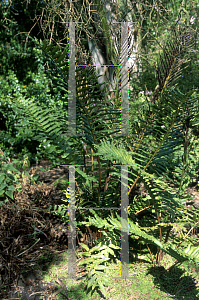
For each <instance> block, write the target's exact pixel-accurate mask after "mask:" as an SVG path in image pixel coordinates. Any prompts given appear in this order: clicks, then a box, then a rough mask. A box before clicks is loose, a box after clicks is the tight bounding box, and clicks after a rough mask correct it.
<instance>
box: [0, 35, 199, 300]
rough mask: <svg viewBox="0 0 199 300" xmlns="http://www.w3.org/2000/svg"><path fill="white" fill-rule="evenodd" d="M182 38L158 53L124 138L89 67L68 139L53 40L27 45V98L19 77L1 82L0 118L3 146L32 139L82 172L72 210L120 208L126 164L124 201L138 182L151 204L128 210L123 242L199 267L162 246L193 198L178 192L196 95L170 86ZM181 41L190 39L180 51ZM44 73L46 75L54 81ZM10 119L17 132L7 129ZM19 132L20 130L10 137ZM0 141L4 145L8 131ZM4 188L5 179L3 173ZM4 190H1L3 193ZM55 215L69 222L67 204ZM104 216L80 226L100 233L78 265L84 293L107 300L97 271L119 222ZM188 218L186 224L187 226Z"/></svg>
mask: <svg viewBox="0 0 199 300" xmlns="http://www.w3.org/2000/svg"><path fill="white" fill-rule="evenodd" d="M190 35H191V33H190ZM188 36H189V32H187V31H183V30H182V31H177V34H176V35H175V34H174V37H173V36H172V37H173V41H172V43H170V42H168V44H167V45H166V46H165V47H163V48H164V49H163V54H162V56H161V57H160V59H159V60H157V64H158V67H157V74H158V84H159V86H158V88H156V84H155V81H154V78H153V79H152V82H151V86H150V88H153V89H154V93H153V95H152V97H149V96H147V97H148V98H146V97H144V95H143V96H139V97H138V100H137V102H136V103H135V104H132V103H131V106H130V120H133V119H134V115H135V112H136V113H137V111H136V109H137V107H138V106H141V107H140V110H141V114H140V115H139V116H136V117H135V121H132V123H131V137H130V138H129V137H120V136H119V135H118V136H116V135H114V134H116V133H119V132H120V118H119V116H120V111H119V110H118V109H117V107H116V105H115V104H110V102H109V101H105V100H104V99H103V97H104V96H106V94H105V88H104V90H103V91H100V89H99V86H98V85H97V84H96V83H97V78H96V76H95V74H94V72H93V71H91V72H89V71H88V69H86V68H81V69H79V74H78V75H77V76H76V81H77V85H76V88H77V97H76V120H77V128H76V131H77V134H78V138H77V136H75V135H74V136H67V133H68V131H67V126H68V114H67V110H66V107H67V105H68V60H67V57H68V48H67V47H66V48H65V49H63V50H62V49H60V48H59V47H58V46H55V45H54V44H53V42H51V44H49V43H48V42H47V41H45V40H44V41H41V42H40V43H39V42H38V41H37V39H34V41H33V40H32V39H31V40H32V43H33V44H34V48H33V52H34V55H35V57H37V58H38V59H37V65H38V72H36V71H35V72H33V71H31V72H30V73H28V74H26V75H27V76H26V78H25V79H24V80H26V84H25V83H24V82H25V81H24V82H23V84H24V86H23V88H25V90H23V89H22V90H21V88H22V86H21V84H22V83H21V82H18V81H19V79H18V77H17V74H16V72H14V71H13V70H11V71H10V72H8V79H5V74H4V77H3V76H2V81H1V85H2V87H4V90H3V92H2V94H1V95H0V97H1V98H0V99H1V101H2V103H3V106H2V107H3V109H2V111H1V112H2V115H3V118H4V119H7V123H6V127H7V128H6V129H7V131H8V127H9V128H11V129H12V130H10V131H8V133H9V135H8V141H7V142H8V143H11V142H12V145H13V146H15V143H16V141H15V140H12V138H13V136H14V135H16V136H17V137H18V139H19V141H20V143H21V142H22V138H25V139H26V140H28V138H29V137H30V136H31V141H32V139H33V138H34V140H35V141H37V142H38V143H39V144H38V145H37V146H36V149H41V150H40V153H41V154H42V155H45V154H46V153H49V154H50V155H51V153H60V154H61V155H62V156H63V157H64V160H65V163H67V164H73V165H74V164H77V165H83V170H82V169H81V168H78V167H77V168H76V171H77V178H76V188H77V189H76V191H77V193H78V195H77V200H78V206H79V207H81V206H84V205H91V204H92V205H95V206H100V207H101V206H119V205H120V195H119V192H120V184H121V180H120V173H119V167H118V166H114V164H115V163H116V164H122V165H129V174H128V181H129V193H130V192H131V190H132V189H133V188H134V186H135V184H136V182H138V181H142V182H143V183H144V186H145V188H146V189H147V191H148V197H147V198H146V199H143V201H141V202H140V203H139V205H136V204H135V201H132V203H130V208H131V212H132V213H133V214H134V217H133V216H132V217H131V216H130V217H129V235H130V237H131V238H132V239H137V238H138V237H139V238H140V239H142V240H143V241H144V242H145V243H146V244H149V245H153V246H155V247H157V250H158V252H159V250H162V251H164V252H166V253H169V254H170V255H171V256H173V257H175V258H176V259H177V260H178V262H179V263H182V262H184V261H187V260H194V259H195V260H196V261H197V262H198V248H196V247H192V246H190V245H188V247H187V248H185V249H181V250H179V249H178V248H176V247H175V244H174V243H171V242H170V241H169V242H168V243H167V242H165V243H163V237H164V236H165V237H166V236H167V232H169V231H168V230H169V228H174V226H175V225H174V224H176V223H177V226H178V228H180V227H181V226H182V225H183V224H182V223H183V221H184V219H181V220H180V218H183V217H184V215H185V214H186V212H185V211H184V209H183V202H184V201H186V200H187V199H190V196H189V195H184V191H185V188H186V186H187V185H188V184H189V183H190V181H191V177H192V176H193V174H194V172H195V171H196V169H197V167H198V160H197V159H198V158H197V157H196V156H198V150H197V147H198V142H197V141H196V139H195V138H194V136H193V135H192V131H193V130H194V129H195V128H196V126H197V124H198V107H197V104H198V99H197V97H198V95H197V93H195V91H194V90H191V91H187V92H186V93H182V91H181V90H180V89H177V88H175V89H174V88H173V87H172V84H174V83H175V79H176V78H177V75H179V74H177V73H178V68H180V67H181V65H179V63H180V62H182V60H183V57H182V51H181V50H183V51H184V52H185V53H187V52H186V51H187V50H188V48H189V47H190V44H191V41H190V40H191V38H190V39H189V38H188ZM184 38H187V40H186V41H187V44H186V47H185V45H184V44H185V43H183V41H184ZM2 51H3V49H2ZM184 52H183V53H184ZM41 57H42V59H41ZM6 59H7V58H6ZM40 60H41V61H40ZM44 62H46V63H48V66H49V71H50V72H48V73H45V72H44V68H43V64H44ZM165 66H166V67H165ZM150 70H151V69H150ZM44 74H45V75H44ZM47 74H48V75H47ZM49 74H51V76H52V77H53V80H52V81H51V80H50V75H49ZM43 75H44V76H43ZM146 75H147V74H146V73H145V76H146ZM42 76H43V77H42ZM147 76H148V75H147ZM33 79H34V80H36V81H37V83H38V84H36V82H35V81H34V80H33ZM20 80H21V79H20ZM28 80H29V81H28ZM31 80H32V82H31ZM52 84H54V85H55V94H54V95H53V97H54V98H53V97H52V98H51V97H50V96H49V97H48V95H49V94H50V90H52V89H53V88H52ZM168 84H170V86H171V87H169V85H168ZM25 85H27V86H25ZM102 100H103V102H102ZM5 112H6V113H5ZM13 112H14V113H13ZM11 115H13V116H16V117H11ZM22 120H25V123H22V122H24V121H22ZM11 121H12V122H13V123H14V124H15V122H16V124H17V125H16V124H15V125H13V124H12V126H10V125H11V123H9V122H11ZM24 124H26V130H27V131H25V130H24V129H23V130H24V131H23V132H22V131H20V129H17V128H19V127H20V126H22V125H24ZM134 124H135V126H134ZM17 126H18V127H17ZM23 127H25V126H23ZM2 137H3V138H4V139H5V132H4V133H2ZM58 149H59V150H58ZM58 151H60V152H58ZM87 155H88V156H90V157H91V158H92V156H94V158H96V160H95V162H94V161H92V159H91V164H90V165H89V164H87V163H86V158H88V157H87ZM194 164H195V165H194ZM191 167H192V170H191ZM189 170H191V171H189ZM187 174H188V176H187ZM2 178H3V179H2ZM1 180H2V182H3V180H5V176H4V175H2V177H1ZM168 182H169V183H170V184H169V185H168ZM118 183H119V185H118ZM6 184H7V183H6ZM171 184H172V185H173V186H171ZM1 190H3V191H4V190H5V187H4V186H3V188H1ZM67 195H68V194H67ZM67 195H66V196H67ZM66 198H69V196H68V197H66ZM66 204H68V203H66ZM148 207H150V213H152V214H153V215H154V213H155V217H154V220H153V221H151V220H150V221H151V222H142V221H139V220H138V219H139V212H140V211H143V210H147V208H148ZM54 210H55V212H56V214H58V215H60V216H61V217H62V219H63V220H64V221H65V222H68V216H67V215H66V211H67V206H66V205H64V204H63V205H62V206H58V207H55V208H54ZM79 214H80V213H79ZM187 215H188V214H187ZM106 216H107V212H106V213H104V215H103V217H104V218H101V217H100V213H98V215H97V214H95V218H92V219H91V218H90V216H88V218H89V222H87V223H83V222H82V224H87V225H93V226H96V227H97V228H102V232H103V234H104V237H103V239H101V241H100V243H99V244H98V245H95V247H94V248H93V249H89V248H88V247H87V246H83V245H82V246H83V247H84V248H85V249H86V252H84V253H83V255H84V256H87V257H88V258H87V260H85V261H84V262H82V264H83V263H85V264H86V269H87V272H88V274H87V275H88V276H87V287H88V289H89V288H90V287H91V285H92V291H93V290H94V289H95V287H97V286H98V287H99V288H100V289H101V291H102V293H103V294H104V295H105V289H104V285H105V284H106V282H107V281H106V276H105V275H104V273H103V271H105V270H106V265H105V266H104V263H105V262H106V261H107V260H109V259H110V257H111V255H112V256H113V257H114V255H115V252H116V251H115V252H114V251H113V249H115V250H117V249H119V248H118V247H119V245H118V241H119V233H120V230H121V218H120V217H119V216H118V215H117V214H116V217H117V218H115V217H114V216H113V214H112V216H111V217H108V216H107V218H105V217H106ZM177 216H178V217H179V220H178V219H177ZM194 218H196V217H194ZM190 219H191V218H189V216H188V221H189V220H190ZM80 224H81V223H80ZM103 227H104V228H105V229H108V232H106V231H105V230H103V229H104V228H103ZM181 228H182V227H181ZM168 236H169V235H168ZM168 236H167V239H168ZM104 256H105V257H106V258H104Z"/></svg>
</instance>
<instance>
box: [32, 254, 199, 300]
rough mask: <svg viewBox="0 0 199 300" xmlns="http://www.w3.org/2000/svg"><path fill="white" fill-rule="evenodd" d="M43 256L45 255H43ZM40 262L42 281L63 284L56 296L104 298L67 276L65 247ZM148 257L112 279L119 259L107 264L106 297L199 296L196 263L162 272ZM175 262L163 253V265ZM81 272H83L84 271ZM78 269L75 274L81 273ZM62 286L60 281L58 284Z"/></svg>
mask: <svg viewBox="0 0 199 300" xmlns="http://www.w3.org/2000/svg"><path fill="white" fill-rule="evenodd" d="M44 257H45V256H44ZM44 257H43V258H42V259H43V260H42V263H41V262H40V263H39V264H38V266H37V268H40V269H41V271H42V276H43V281H44V282H46V283H47V282H57V280H59V281H60V282H61V283H62V287H63V285H64V287H65V288H64V289H63V291H62V293H60V294H58V295H57V296H56V297H57V299H60V300H61V299H66V295H67V297H68V299H76V300H78V299H82V300H92V299H95V300H99V299H103V297H102V295H101V294H100V292H97V291H95V292H94V294H93V295H92V296H91V294H88V295H87V294H86V284H85V283H84V281H83V280H82V279H80V280H72V279H69V278H67V277H68V268H67V267H68V253H67V251H66V252H64V253H61V254H58V255H56V256H53V257H52V256H49V257H46V258H45V259H44ZM146 260H149V257H148V256H146V258H145V262H143V261H140V260H137V261H135V262H133V263H130V264H129V278H128V279H127V280H124V279H115V278H114V277H120V261H118V262H117V263H111V264H109V265H108V269H107V274H108V275H109V276H110V281H109V285H108V286H107V287H106V291H107V299H109V300H117V299H118V300H121V299H128V300H134V299H140V300H145V299H146V300H148V299H165V300H167V299H179V300H182V299H184V300H192V299H193V300H194V299H199V266H198V265H197V266H195V265H194V264H193V263H189V264H186V265H181V266H179V267H175V268H173V269H172V271H171V272H167V271H166V272H165V273H164V274H162V269H161V268H158V267H155V268H154V267H152V266H151V265H150V263H147V262H146ZM173 262H174V259H172V258H171V257H170V256H168V255H166V254H165V256H164V259H163V262H162V263H163V264H164V265H165V268H166V269H168V267H169V266H171V265H172V264H173ZM83 273H84V272H83ZM81 275H82V274H81V273H80V272H79V273H78V275H77V276H78V277H81ZM60 286H61V285H60Z"/></svg>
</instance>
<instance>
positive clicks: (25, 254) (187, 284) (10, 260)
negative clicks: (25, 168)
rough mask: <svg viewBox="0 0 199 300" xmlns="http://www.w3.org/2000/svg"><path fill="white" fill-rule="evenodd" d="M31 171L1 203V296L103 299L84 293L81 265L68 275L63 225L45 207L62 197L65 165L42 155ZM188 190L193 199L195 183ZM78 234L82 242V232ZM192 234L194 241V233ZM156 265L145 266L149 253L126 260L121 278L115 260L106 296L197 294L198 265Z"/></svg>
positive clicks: (165, 260)
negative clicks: (11, 197) (55, 164)
mask: <svg viewBox="0 0 199 300" xmlns="http://www.w3.org/2000/svg"><path fill="white" fill-rule="evenodd" d="M35 173H36V174H38V175H39V177H38V179H37V183H34V184H31V183H30V177H29V178H28V177H27V178H24V179H23V184H22V189H21V191H20V192H15V193H14V204H15V205H13V203H12V202H11V203H10V204H8V203H7V204H6V205H5V206H4V205H3V206H1V207H0V214H1V225H2V226H1V230H0V238H1V245H2V246H3V251H2V255H1V260H0V267H1V268H2V272H1V277H0V286H1V291H0V299H3V300H7V299H21V300H26V299H30V300H33V299H35V300H39V299H43V300H44V299H45V300H47V299H49V300H50V299H52V300H53V299H103V297H102V295H101V296H100V293H97V292H95V293H94V295H93V296H89V295H86V291H85V283H84V281H83V280H82V276H83V274H84V271H85V270H84V268H83V267H81V268H77V272H78V278H77V280H71V279H69V278H67V274H68V270H67V264H68V258H67V257H68V252H67V232H68V231H67V230H68V228H67V225H66V224H64V223H63V222H61V220H60V218H59V217H58V216H56V215H54V214H49V211H48V207H49V205H50V204H51V205H52V206H53V205H55V204H61V203H63V200H64V194H63V190H64V189H66V185H67V183H68V171H67V169H65V168H62V169H61V168H59V167H57V168H54V169H52V170H51V169H50V163H49V162H48V161H47V160H42V161H41V162H40V163H39V165H38V166H34V167H31V168H30V170H29V175H30V176H31V175H34V174H35ZM188 191H189V192H190V193H191V194H192V195H193V196H194V197H195V198H194V201H195V203H196V204H197V205H198V204H199V192H198V190H197V188H196V187H189V188H188ZM61 199H63V200H61ZM38 229H39V231H38ZM80 238H81V241H83V242H86V240H85V239H86V238H85V236H83V234H82V233H81V232H79V239H80ZM195 239H196V242H197V239H198V236H196V237H195ZM10 241H12V242H10ZM78 241H79V240H78ZM78 250H79V251H81V249H79V247H78ZM173 261H174V260H172V258H170V257H169V256H167V255H165V256H164V258H163V262H162V263H163V265H164V266H165V268H166V267H169V266H170V265H171V264H172V262H173ZM160 271H161V270H160V269H159V268H155V269H154V268H150V257H147V256H146V257H145V259H142V257H138V258H137V259H136V260H135V259H134V261H132V262H131V263H130V265H129V279H128V280H126V281H123V280H120V279H114V277H116V276H118V277H119V276H120V275H119V274H120V263H119V262H118V263H116V264H111V265H109V268H108V273H109V275H110V284H109V286H108V287H107V289H106V291H107V294H108V297H107V299H129V300H133V299H140V300H143V299H187V300H188V299H189V300H192V299H193V300H194V299H199V266H198V267H197V266H194V265H193V264H189V265H188V267H184V266H181V267H178V268H177V267H175V268H174V269H173V272H171V273H167V272H166V273H165V274H164V275H161V272H160Z"/></svg>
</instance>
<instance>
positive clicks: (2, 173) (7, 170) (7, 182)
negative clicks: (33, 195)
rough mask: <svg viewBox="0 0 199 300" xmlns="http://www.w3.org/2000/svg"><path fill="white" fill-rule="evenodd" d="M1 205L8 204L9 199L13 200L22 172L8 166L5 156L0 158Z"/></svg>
mask: <svg viewBox="0 0 199 300" xmlns="http://www.w3.org/2000/svg"><path fill="white" fill-rule="evenodd" d="M0 166H1V168H0V204H1V202H2V201H4V202H7V201H8V199H12V200H13V192H14V191H15V185H16V184H17V183H18V182H19V180H18V179H19V177H20V175H19V174H20V171H19V170H18V169H16V168H15V167H14V166H13V163H10V164H8V163H7V159H6V157H5V155H3V156H1V157H0ZM7 197H8V198H7Z"/></svg>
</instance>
